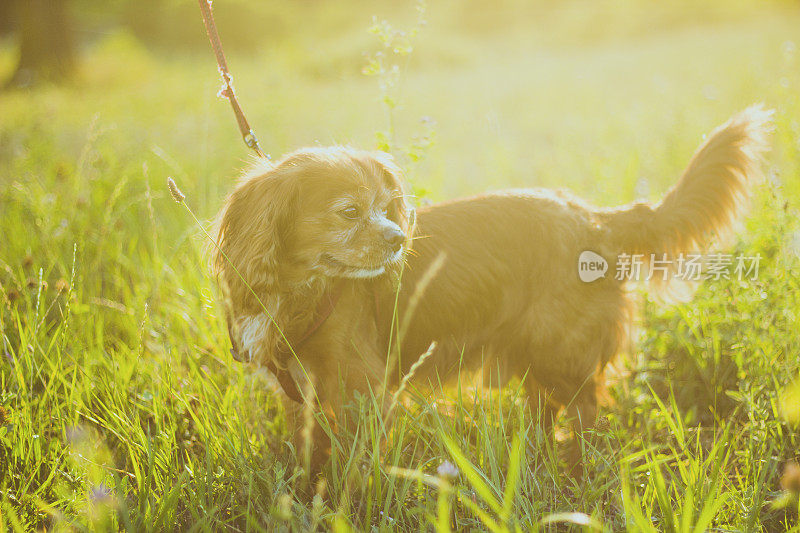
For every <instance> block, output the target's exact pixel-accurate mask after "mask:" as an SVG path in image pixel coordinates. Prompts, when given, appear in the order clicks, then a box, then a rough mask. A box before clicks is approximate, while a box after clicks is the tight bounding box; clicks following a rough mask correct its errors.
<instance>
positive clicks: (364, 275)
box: [320, 250, 402, 279]
mask: <svg viewBox="0 0 800 533" xmlns="http://www.w3.org/2000/svg"><path fill="white" fill-rule="evenodd" d="M401 256H402V250H401V251H398V252H395V253H394V254H392V255H391V256H390V257H389V258H388V259H387V260H386V261H384V262H383V263H382V264H379V265H354V264H350V263H347V262H344V261H340V260H339V259H336V258H335V257H333V256H331V255H329V254H325V255H323V256H322V257H321V259H320V266H321V267H322V270H323V272H324V273H325V274H326V275H328V276H331V277H336V278H351V279H370V278H376V277H378V276H380V275H382V274H384V273H386V270H387V269H389V268H391V267H392V265H393V264H395V263H396V262H397V261H399V260H400V257H401Z"/></svg>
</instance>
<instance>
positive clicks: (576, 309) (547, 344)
mask: <svg viewBox="0 0 800 533" xmlns="http://www.w3.org/2000/svg"><path fill="white" fill-rule="evenodd" d="M770 118H771V113H770V112H768V111H765V110H764V109H762V108H761V107H759V106H754V107H751V108H748V109H747V110H745V111H743V112H741V113H739V114H738V115H736V116H734V117H733V118H731V119H730V120H729V121H728V122H727V123H725V124H724V125H722V126H720V127H719V128H717V129H716V130H715V131H714V132H712V133H711V135H709V137H708V140H707V141H706V142H705V143H704V144H703V145H702V146H701V147H700V148H699V150H698V151H697V153H696V154H695V155H694V157H693V158H692V160H691V162H690V164H689V166H688V168H687V169H686V171H685V172H684V174H683V176H681V178H680V180H679V181H678V183H677V185H676V186H675V187H673V188H672V189H671V190H670V191H669V192H668V193H667V195H666V196H665V198H664V199H663V200H662V201H661V202H660V203H658V204H656V205H650V204H646V203H637V204H632V205H628V206H625V207H621V208H618V209H596V208H593V207H590V206H589V205H587V204H585V203H584V202H582V201H580V200H578V199H576V198H574V197H572V196H570V195H567V194H565V193H554V192H548V191H536V190H523V191H506V192H498V193H492V194H486V195H482V196H477V197H473V198H468V199H462V200H455V201H450V202H445V203H441V204H437V205H433V206H430V207H426V208H423V209H420V210H419V214H418V223H417V227H416V229H415V230H413V226H414V220H413V219H414V217H413V212H412V211H411V209H410V207H409V206H408V204H407V202H406V200H405V197H404V195H403V191H402V183H401V179H402V178H401V174H400V171H399V169H398V168H397V166H396V165H395V164H393V163H392V162H391V160H390V158H389V157H388V156H386V155H385V154H382V153H369V152H363V151H357V150H352V149H348V148H340V147H337V148H325V149H303V150H299V151H297V152H294V153H292V154H290V155H288V156H286V157H285V158H284V159H282V160H281V161H279V162H278V163H275V164H270V163H268V162H261V163H260V165H259V166H258V167H256V168H255V169H253V170H252V171H251V172H250V173H249V174H248V175H247V176H246V177H245V179H244V180H243V182H242V183H241V184H240V185H239V186H238V187H237V188H236V190H235V191H234V192H233V193H232V195H231V196H230V198H229V199H228V202H227V204H226V206H225V208H224V209H223V211H222V213H221V225H220V232H219V243H218V244H219V250H220V251H219V253H218V254H217V255H216V258H215V265H216V268H217V271H218V273H219V277H220V281H221V283H222V286H223V289H224V293H225V296H226V301H227V309H228V313H229V324H230V331H231V339H232V341H233V343H234V348H235V350H236V351H237V352H238V354H239V355H240V357H242V358H244V359H247V360H252V361H256V362H259V363H262V364H267V365H269V366H270V368H271V369H272V370H273V371H274V372H275V373H276V374H277V375H278V377H279V380H280V381H281V384H282V385H283V388H284V390H285V391H286V392H287V394H289V395H290V396H293V397H296V398H297V397H299V393H298V391H299V390H309V391H310V390H312V386H313V393H314V395H315V401H318V402H320V405H321V407H322V408H323V410H325V411H326V412H327V413H328V414H330V415H333V416H335V415H336V413H337V412H338V409H339V408H340V406H341V401H342V395H341V394H340V388H341V389H344V391H345V392H346V393H349V392H350V391H353V390H359V391H362V392H368V391H373V392H375V391H380V390H385V389H384V387H385V386H389V387H391V386H393V385H395V384H396V383H397V382H398V380H399V379H401V378H402V377H403V376H404V375H406V374H407V373H408V372H409V371H410V369H411V366H412V365H413V364H414V363H415V362H417V360H418V358H419V356H420V354H422V353H423V352H425V351H426V350H427V349H428V347H429V345H430V344H431V342H433V341H437V342H438V346H437V348H436V349H435V350H434V352H433V353H432V354H431V355H430V356H429V357H427V359H426V360H425V361H424V363H422V364H421V365H417V368H415V376H414V377H415V379H422V380H424V379H426V378H429V377H432V376H437V374H438V378H439V379H441V380H445V379H447V378H451V377H453V376H454V375H455V373H456V372H457V371H459V370H460V369H467V370H479V369H480V368H481V367H484V368H486V369H490V370H491V371H492V372H493V373H494V375H493V376H492V383H499V384H500V385H502V384H503V383H504V382H505V381H506V380H508V379H509V378H511V377H513V376H518V377H524V384H525V387H526V389H527V390H528V393H529V402H530V404H531V406H532V407H534V408H535V407H537V406H542V407H544V409H545V410H546V411H547V412H548V414H549V415H551V416H548V419H550V418H552V415H553V414H555V412H557V410H558V409H560V408H561V407H562V406H568V413H569V414H570V416H571V418H572V419H573V420H574V421H575V422H576V424H577V427H581V426H585V425H587V424H591V423H593V421H594V418H595V415H596V408H597V399H596V388H597V386H598V385H599V384H600V380H601V376H602V371H603V369H604V367H605V365H606V364H607V363H608V362H609V360H611V359H612V358H613V357H614V355H615V354H616V353H617V351H618V350H619V347H620V343H621V341H622V338H623V336H624V330H625V326H626V324H627V323H628V319H629V314H630V309H631V306H630V301H629V297H628V294H627V292H626V287H625V285H626V280H625V279H616V278H617V276H615V275H614V272H615V269H616V267H617V264H618V263H617V258H618V257H619V255H620V254H623V253H626V254H645V257H649V255H650V254H657V257H661V254H662V253H664V254H668V257H674V256H675V254H679V253H683V252H687V253H689V252H699V251H702V250H703V249H705V248H706V247H707V245H708V244H709V243H710V241H711V240H712V238H713V237H714V236H715V235H718V234H720V233H722V232H724V231H726V230H728V229H729V227H730V225H731V223H732V222H733V221H734V220H735V218H736V217H737V216H738V215H739V214H740V211H741V208H742V206H743V200H744V199H745V198H746V197H747V195H748V189H749V186H750V184H751V182H752V181H753V180H754V179H756V178H758V177H759V176H760V170H759V162H760V158H761V154H762V153H763V152H764V151H765V150H766V149H767V141H766V136H767V133H768V130H769V127H770V125H769V123H770ZM412 230H413V235H414V240H413V247H412V249H411V250H409V247H408V245H409V237H410V236H411V235H412ZM587 250H588V251H592V252H594V253H595V254H597V255H599V256H601V257H602V258H604V259H605V260H606V261H607V263H608V273H607V274H606V275H605V277H601V278H599V279H597V280H595V281H591V282H584V281H581V279H579V276H578V273H577V266H578V261H579V257H580V256H581V253H582V252H584V251H587ZM403 258H405V261H406V265H405V267H404V268H401V267H402V266H403ZM234 267H235V268H234ZM401 273H402V276H401ZM400 278H402V279H400ZM244 281H246V282H247V283H244ZM398 281H400V284H399V287H400V289H399V293H396V291H395V287H397V283H398ZM248 285H249V287H248ZM396 294H397V298H396V296H395V295H396ZM395 301H396V302H397V304H396V305H395ZM398 337H400V338H398ZM390 340H391V345H392V346H391V348H390V346H389V344H390ZM289 344H290V345H292V348H293V349H290V348H289V347H288V346H287V345H289ZM345 398H346V395H345Z"/></svg>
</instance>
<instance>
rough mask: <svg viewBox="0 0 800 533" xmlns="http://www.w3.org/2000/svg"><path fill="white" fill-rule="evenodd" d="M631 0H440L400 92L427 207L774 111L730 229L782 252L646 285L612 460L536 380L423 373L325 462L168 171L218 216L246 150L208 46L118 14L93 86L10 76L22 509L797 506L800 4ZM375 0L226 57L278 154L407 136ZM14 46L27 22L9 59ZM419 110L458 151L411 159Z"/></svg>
mask: <svg viewBox="0 0 800 533" xmlns="http://www.w3.org/2000/svg"><path fill="white" fill-rule="evenodd" d="M512 4H513V3H512ZM628 4H629V5H624V6H623V5H622V4H621V3H614V2H602V3H597V5H596V7H591V6H590V4H589V3H586V2H570V3H569V4H568V7H567V8H563V9H555V8H548V9H545V8H544V6H539V8H537V9H540V10H539V11H537V10H536V9H533V8H531V9H527V8H526V9H524V10H523V6H521V5H511V6H509V5H506V6H505V8H504V9H497V10H492V11H491V12H488V11H486V8H484V13H486V17H487V19H486V20H483V16H482V15H481V13H475V12H473V13H472V14H471V15H470V14H469V11H466V12H465V11H464V10H462V9H459V8H458V7H457V6H455V5H452V4H450V3H447V2H445V3H442V4H439V5H434V6H432V7H431V11H430V13H429V14H428V18H429V23H428V25H427V27H426V28H425V29H424V30H423V32H422V34H421V35H420V37H419V39H418V40H417V41H416V42H415V44H416V50H415V51H414V53H413V54H412V55H411V56H410V61H409V63H408V66H407V69H406V70H405V73H404V76H403V77H402V80H401V83H400V85H399V86H398V88H397V93H398V95H399V96H400V98H401V99H400V105H399V106H398V107H397V108H396V109H395V110H394V113H393V115H394V119H393V120H394V132H393V134H394V137H395V140H396V143H395V146H398V147H400V149H398V154H399V156H400V158H401V160H402V161H403V163H404V164H405V165H406V166H407V167H408V169H409V179H410V180H411V181H412V183H413V185H414V188H415V190H417V191H418V192H419V193H420V194H421V195H425V196H426V197H427V198H428V199H432V200H438V199H444V198H449V197H453V196H456V195H463V194H470V193H474V192H479V191H483V190H488V189H492V188H498V187H519V186H548V187H566V188H570V189H572V190H573V191H575V192H576V193H578V194H580V195H581V196H583V197H586V198H587V199H589V200H591V201H593V202H595V203H597V204H599V205H613V204H619V203H623V202H627V201H630V200H632V199H634V198H636V197H637V196H646V197H649V198H651V199H656V198H658V197H659V196H660V195H661V194H662V193H663V192H664V191H665V190H666V188H667V187H668V186H669V185H670V184H671V183H673V182H674V181H675V179H677V176H678V175H679V173H680V171H681V169H682V168H683V167H684V166H685V165H686V163H687V162H688V159H689V157H690V156H691V153H692V151H693V150H694V148H695V147H696V146H697V144H698V143H699V142H700V140H701V138H702V134H703V133H705V132H707V131H709V129H710V128H711V127H713V126H715V125H716V124H718V123H720V122H722V121H723V120H725V119H726V118H727V117H728V116H729V115H731V114H732V113H733V112H735V111H737V110H739V109H742V108H744V107H746V106H747V105H749V104H750V103H753V102H756V101H763V102H765V103H766V104H767V105H769V106H771V107H774V108H776V110H777V115H776V131H775V135H774V137H773V140H774V150H773V153H772V154H771V155H770V158H769V163H768V169H769V173H770V176H771V180H770V183H769V184H767V185H764V186H763V187H761V188H760V189H759V191H758V194H757V195H756V199H755V201H754V206H753V209H752V213H751V215H750V216H749V217H748V218H747V220H746V221H745V223H744V224H743V228H742V230H741V231H740V232H739V237H738V238H737V239H736V240H735V242H734V243H732V244H731V246H730V250H731V251H733V253H745V254H747V255H754V254H756V253H758V254H760V255H761V256H762V261H761V265H760V275H759V278H758V280H757V281H752V282H739V281H736V280H728V281H717V282H707V283H705V284H703V285H702V286H701V287H699V289H698V291H697V293H696V295H695V297H694V299H693V300H692V301H691V302H690V303H687V304H664V303H654V302H653V301H652V299H646V297H645V295H644V294H642V296H641V300H642V302H643V305H642V313H641V315H640V316H641V318H640V319H638V320H637V321H636V328H635V329H634V332H633V333H632V335H631V336H632V341H633V343H632V347H631V349H630V350H629V352H628V353H626V354H623V357H622V358H621V359H620V360H619V361H618V362H617V363H616V364H615V366H614V368H613V369H611V370H610V371H609V387H608V401H607V402H606V406H605V407H604V408H603V409H602V410H601V415H602V416H604V417H606V419H607V421H608V424H601V425H600V427H599V428H598V429H595V430H592V431H590V432H589V436H588V438H587V440H586V441H585V442H583V443H582V448H583V453H584V459H583V463H584V466H585V470H586V473H587V474H586V476H584V477H583V478H582V479H580V480H576V479H573V478H571V477H569V476H567V475H566V467H565V466H564V463H563V461H561V460H560V459H559V456H560V454H561V451H562V450H561V449H560V446H559V445H554V444H553V442H552V439H550V438H549V437H548V436H547V435H544V434H542V432H541V431H540V430H539V429H538V428H537V427H536V425H535V424H534V423H533V422H532V420H531V417H530V414H529V413H528V411H527V409H526V407H525V404H524V402H523V401H522V400H521V399H520V397H519V391H518V390H517V389H516V388H515V387H513V386H511V387H507V388H506V389H505V390H503V391H502V392H501V393H497V392H495V393H493V394H489V393H483V394H480V395H471V394H468V393H467V391H466V390H464V391H463V394H462V391H460V390H458V389H457V388H456V389H455V390H447V391H444V392H442V393H441V396H443V397H446V398H444V399H442V400H437V403H431V402H430V395H428V394H427V393H425V392H424V391H417V390H414V389H413V387H412V388H411V390H410V391H409V396H410V399H409V401H408V402H406V403H405V404H403V405H402V406H401V407H399V408H398V411H397V417H396V421H395V423H394V426H393V428H392V434H391V438H390V439H388V442H387V439H385V438H384V437H383V435H382V427H383V426H382V423H381V421H380V419H379V418H378V417H377V416H376V415H375V409H374V407H373V405H372V402H371V401H370V399H369V398H359V399H358V401H357V402H356V404H355V405H353V407H352V410H351V411H350V412H349V414H348V415H349V416H354V417H357V418H358V419H359V420H360V421H361V422H360V425H359V431H358V433H357V434H353V435H342V436H341V437H340V438H339V441H338V443H337V453H335V457H334V460H333V461H332V462H331V464H330V465H329V467H328V470H327V474H328V475H327V479H328V483H327V486H326V487H325V488H324V489H322V488H320V487H315V486H309V485H308V483H307V481H306V479H305V476H304V474H303V461H302V460H300V459H298V458H297V457H298V456H297V454H296V453H295V451H294V450H292V449H291V448H290V447H289V446H288V445H287V444H285V443H284V441H283V439H282V432H283V430H284V421H283V414H282V412H281V409H280V407H279V402H277V400H276V398H275V396H274V393H273V387H274V383H273V381H272V380H271V379H270V377H269V376H268V374H267V373H266V372H264V371H257V370H254V369H252V368H249V367H247V366H243V365H241V364H239V363H236V362H234V361H233V360H232V359H231V357H230V355H229V354H228V353H227V342H228V341H227V335H226V332H225V325H224V320H223V318H222V315H221V313H220V309H219V307H218V304H217V298H216V289H215V286H214V283H213V281H212V280H211V279H209V276H208V274H207V272H208V269H207V264H208V258H207V252H206V248H207V245H208V243H206V242H205V241H204V237H203V235H202V232H201V231H200V229H199V228H197V227H196V225H194V222H193V221H192V219H191V217H189V216H188V214H187V213H186V212H185V210H183V209H182V208H181V207H180V206H177V205H176V204H175V203H174V202H172V200H171V199H170V198H169V195H168V193H167V191H166V187H165V182H166V178H167V176H172V177H174V179H175V180H176V181H177V182H178V184H179V186H180V187H181V188H182V189H183V191H184V192H185V193H186V195H187V203H188V204H189V205H190V206H192V208H193V209H194V210H195V212H196V213H198V215H199V216H200V217H201V219H203V220H210V219H211V218H212V217H213V215H214V214H215V212H216V210H217V209H218V208H219V206H220V205H221V201H222V198H223V197H224V195H225V193H226V192H227V191H228V190H230V188H231V186H232V183H233V178H234V176H235V173H236V172H235V171H236V168H238V167H241V166H243V165H244V164H245V162H246V160H247V157H248V154H246V151H245V148H244V147H243V145H241V144H240V141H239V139H238V134H237V132H236V128H235V123H234V121H233V117H232V116H230V111H229V109H228V107H227V104H225V103H224V102H222V101H219V100H217V99H215V98H214V94H215V92H216V90H217V89H218V87H219V82H218V79H217V78H216V73H215V68H214V65H213V59H212V56H211V54H210V53H206V51H205V50H203V51H202V52H197V53H196V54H192V53H189V52H185V51H184V52H180V53H178V52H168V51H165V50H163V49H160V50H149V49H146V48H143V47H142V46H141V45H140V44H139V43H137V42H136V41H135V40H134V39H132V38H131V37H130V36H127V35H126V34H124V33H115V34H112V35H109V36H107V37H104V38H102V39H100V40H98V41H97V42H95V43H93V44H91V46H89V47H87V48H86V49H85V50H84V56H83V66H82V72H81V73H80V75H79V76H78V77H77V79H76V80H75V81H73V82H72V83H71V84H70V85H68V86H66V87H61V88H57V87H44V88H39V89H37V90H35V91H30V92H11V93H1V94H0V284H2V290H1V291H0V328H2V340H1V341H0V405H2V408H3V420H2V421H0V530H5V529H7V530H19V531H25V530H29V529H34V528H44V527H46V528H47V529H48V530H50V529H53V528H56V529H58V528H62V529H68V530H69V529H76V530H92V531H94V530H106V529H112V530H113V529H118V528H127V529H130V530H135V531H144V530H153V531H158V530H171V529H178V530H212V531H215V530H221V529H226V528H228V529H232V530H242V531H259V530H275V529H278V530H285V531H289V530H294V531H302V530H313V529H317V528H318V529H323V530H327V529H334V530H337V531H347V530H350V529H352V530H370V529H375V530H380V531H395V530H403V531H419V530H428V529H439V530H447V529H448V528H451V529H452V530H454V531H459V530H470V529H472V530H487V529H490V530H494V531H506V530H511V531H514V530H522V531H526V530H536V529H546V530H559V531H561V530H584V529H586V530H609V531H616V530H636V531H639V530H658V531H701V530H706V529H715V530H741V531H753V530H764V531H776V530H783V529H790V528H795V527H796V524H797V513H798V498H797V494H795V493H792V492H786V491H783V490H782V489H781V486H780V483H779V479H780V477H781V474H782V469H783V466H784V464H785V463H786V462H787V461H791V460H793V459H795V458H796V457H797V454H798V452H797V450H798V444H800V443H798V439H799V437H798V433H797V426H796V425H795V420H796V419H797V418H798V417H797V411H798V406H797V403H798V402H797V400H796V398H797V397H798V396H797V393H796V391H793V389H792V388H791V384H792V383H793V382H794V380H795V379H796V378H797V377H798V375H800V356H799V354H800V335H799V334H798V331H800V264H798V250H799V249H800V240H798V235H800V223H799V222H798V204H797V202H798V198H800V145H799V144H798V135H799V134H800V123H799V122H798V121H800V51H798V50H797V47H798V46H800V32H798V31H797V28H800V12H798V11H797V9H796V7H795V8H792V7H791V6H790V5H788V4H781V3H770V4H752V3H748V2H736V3H735V8H734V7H732V8H730V9H727V8H726V6H728V4H727V3H709V4H708V6H706V7H704V8H703V9H702V10H700V9H699V8H695V7H693V4H689V3H683V2H682V3H677V4H674V5H672V6H671V7H670V6H663V5H661V4H659V5H658V7H656V6H655V5H654V4H652V3H648V2H642V3H628ZM478 5H479V4H477V3H474V2H470V3H468V6H471V8H472V9H473V10H474V9H477V7H476V6H478ZM218 9H221V7H220V6H218ZM297 9H298V10H301V9H312V8H311V7H308V6H305V7H297ZM326 9H331V10H333V8H331V7H330V6H328V7H327V8H326ZM342 9H344V8H342ZM351 9H352V10H353V13H355V14H356V16H354V17H352V18H353V19H354V21H351V23H350V24H349V25H347V26H346V29H345V30H343V31H342V33H341V34H339V33H338V32H337V31H335V30H334V29H333V28H332V27H328V28H326V31H325V32H322V34H323V35H324V37H321V42H314V40H313V32H306V33H309V34H311V35H305V34H304V37H302V38H301V37H298V38H296V39H287V40H286V41H285V42H282V44H275V43H272V44H268V45H265V46H264V47H262V48H261V49H259V50H258V53H255V54H249V55H245V54H243V53H241V52H237V53H236V54H235V55H234V54H232V55H231V57H230V58H229V60H230V63H231V68H232V70H233V71H234V74H235V76H236V82H237V89H238V91H239V93H240V96H241V99H242V103H243V105H244V107H245V110H246V111H247V113H248V116H249V118H250V120H251V122H252V124H253V125H254V127H255V128H256V130H257V132H258V134H259V136H260V140H261V144H262V146H263V147H265V148H266V149H267V150H268V151H269V152H271V153H272V154H273V155H279V154H280V153H283V152H285V151H288V150H291V149H293V148H295V147H298V146H303V145H308V144H313V143H315V142H320V143H322V144H328V143H333V142H350V143H352V144H355V145H358V146H367V147H370V146H375V144H376V142H377V141H376V139H377V137H376V132H386V131H387V128H388V126H387V124H388V123H387V117H386V110H385V107H384V106H383V105H382V103H381V91H380V90H379V88H378V82H377V80H376V79H375V78H369V77H364V76H362V75H361V74H360V73H359V71H360V68H361V66H362V65H363V64H364V58H363V52H364V51H370V50H373V49H374V48H375V40H374V38H373V37H371V36H369V35H368V34H367V32H366V30H367V28H368V26H369V15H371V12H369V11H368V10H356V9H354V8H351ZM517 9H519V10H521V11H520V12H521V13H522V14H523V15H521V16H519V17H515V13H516V11H515V10H517ZM334 11H335V10H334ZM396 11H397V12H400V11H402V13H405V14H406V15H407V13H406V10H399V9H398V10H396ZM408 11H410V7H409V9H408ZM465 13H467V14H465ZM397 16H400V15H397ZM332 20H334V21H336V20H341V17H338V18H337V17H333V19H332ZM392 20H393V19H390V21H392ZM359 21H363V24H362V23H361V22H359ZM197 22H198V24H199V19H198V21H197ZM315 23H320V22H319V21H317V22H315ZM331 24H333V22H331ZM498 28H500V29H498ZM12 58H13V50H12V49H11V48H10V47H9V46H8V44H7V43H6V45H4V46H3V47H2V48H0V76H2V75H3V74H7V73H8V72H10V70H11V67H12V64H13V59H12ZM422 117H430V118H431V119H432V121H433V122H431V121H429V122H427V124H429V125H430V124H433V126H432V129H433V138H434V144H433V146H432V147H430V148H429V149H427V150H423V151H420V152H419V153H421V154H422V155H423V157H422V158H421V159H420V160H419V161H412V160H411V158H409V157H408V156H407V155H404V152H403V150H402V148H403V147H408V146H411V145H412V144H413V138H414V136H415V135H423V134H425V133H426V131H427V129H426V128H428V127H430V126H426V125H422V124H420V119H421V118H422ZM412 152H415V153H417V151H415V150H412ZM567 268H569V266H567V265H565V270H566V269H567ZM382 446H385V447H384V448H382ZM445 461H448V462H450V463H452V464H454V465H455V466H456V467H457V468H458V471H459V475H458V476H457V477H455V478H453V477H448V476H445V475H439V474H437V468H438V467H439V466H440V465H441V464H442V463H443V462H445ZM323 496H324V497H323Z"/></svg>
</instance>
